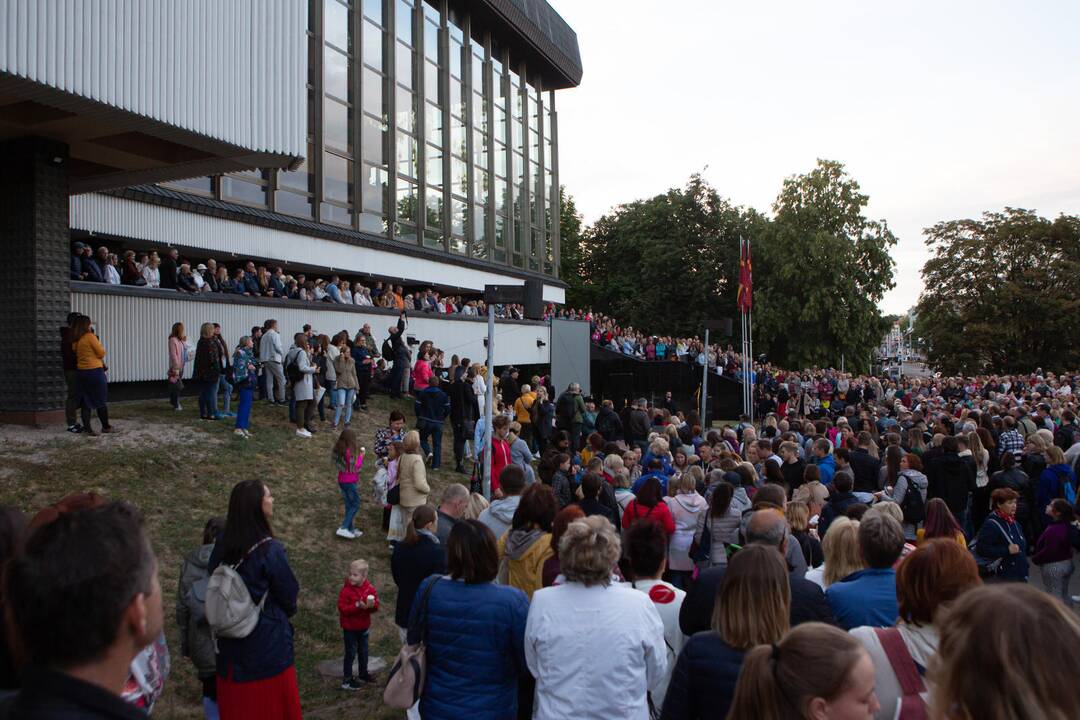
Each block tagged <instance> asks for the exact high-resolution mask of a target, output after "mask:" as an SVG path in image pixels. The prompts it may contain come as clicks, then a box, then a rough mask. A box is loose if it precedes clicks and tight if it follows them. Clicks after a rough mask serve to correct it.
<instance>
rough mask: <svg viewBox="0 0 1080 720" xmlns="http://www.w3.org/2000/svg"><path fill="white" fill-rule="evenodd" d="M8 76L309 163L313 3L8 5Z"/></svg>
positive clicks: (97, 0)
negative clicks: (309, 40) (309, 53)
mask: <svg viewBox="0 0 1080 720" xmlns="http://www.w3.org/2000/svg"><path fill="white" fill-rule="evenodd" d="M0 25H2V27H0V72H6V73H9V74H11V75H15V76H18V77H23V78H27V79H29V80H33V81H35V82H38V83H41V84H43V85H47V86H49V87H53V88H56V89H58V90H63V91H65V92H68V93H72V94H74V95H78V96H82V97H85V98H89V99H92V100H96V101H98V102H102V103H106V104H108V105H112V106H114V107H117V108H121V109H123V110H127V111H129V112H132V113H134V114H136V115H141V116H144V117H148V118H152V119H154V120H158V121H160V122H163V123H167V124H169V125H173V126H176V127H180V128H183V129H185V130H189V131H191V132H195V133H199V134H201V135H205V136H207V137H211V138H215V139H218V140H222V141H224V142H228V143H232V144H234V145H238V146H240V147H243V148H248V149H250V150H253V151H256V152H268V153H278V154H283V155H292V156H303V155H304V154H305V153H306V152H307V115H306V107H307V88H306V82H307V36H306V27H307V0H0Z"/></svg>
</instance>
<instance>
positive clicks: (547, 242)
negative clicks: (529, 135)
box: [543, 92, 559, 275]
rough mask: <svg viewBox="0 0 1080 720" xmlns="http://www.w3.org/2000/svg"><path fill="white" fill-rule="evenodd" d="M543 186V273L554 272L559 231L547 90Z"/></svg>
mask: <svg viewBox="0 0 1080 720" xmlns="http://www.w3.org/2000/svg"><path fill="white" fill-rule="evenodd" d="M544 100H545V102H544V115H543V120H544V122H543V131H544V187H545V188H546V191H547V194H546V196H545V203H544V273H546V274H547V275H554V274H555V238H556V237H557V233H558V232H559V188H558V187H557V186H556V183H555V169H554V164H553V163H554V158H555V155H554V153H553V152H552V147H553V143H554V142H555V138H554V135H553V132H554V124H553V120H554V118H553V108H554V103H555V93H554V92H549V93H547V95H546V96H545V97H544Z"/></svg>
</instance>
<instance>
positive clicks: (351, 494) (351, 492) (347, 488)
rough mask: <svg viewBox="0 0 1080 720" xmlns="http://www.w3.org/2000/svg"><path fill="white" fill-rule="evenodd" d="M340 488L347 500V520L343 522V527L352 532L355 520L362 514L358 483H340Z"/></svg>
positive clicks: (342, 495)
mask: <svg viewBox="0 0 1080 720" xmlns="http://www.w3.org/2000/svg"><path fill="white" fill-rule="evenodd" d="M338 487H339V488H341V497H342V498H343V499H344V500H345V519H344V520H342V521H341V527H343V528H345V529H346V530H352V524H353V518H355V517H356V513H358V512H360V493H359V492H357V490H356V483H338Z"/></svg>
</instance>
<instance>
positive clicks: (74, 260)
mask: <svg viewBox="0 0 1080 720" xmlns="http://www.w3.org/2000/svg"><path fill="white" fill-rule="evenodd" d="M85 254H86V245H85V244H83V243H81V242H77V243H75V244H74V245H73V246H72V250H71V272H70V275H71V279H72V280H85V279H86V273H85V271H84V270H83V256H84V255H85Z"/></svg>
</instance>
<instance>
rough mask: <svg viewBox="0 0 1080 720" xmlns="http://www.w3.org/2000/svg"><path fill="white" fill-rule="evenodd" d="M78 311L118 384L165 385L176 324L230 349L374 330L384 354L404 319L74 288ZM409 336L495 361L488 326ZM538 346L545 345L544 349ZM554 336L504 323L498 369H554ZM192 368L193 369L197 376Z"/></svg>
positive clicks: (424, 325)
mask: <svg viewBox="0 0 1080 720" xmlns="http://www.w3.org/2000/svg"><path fill="white" fill-rule="evenodd" d="M72 286H73V289H72V293H71V309H72V310H74V311H77V312H81V313H83V314H86V315H89V316H90V317H91V318H92V319H93V320H94V323H95V326H96V327H97V332H98V335H99V337H100V338H101V341H102V344H103V345H104V346H105V351H106V353H107V357H106V358H105V362H106V364H107V365H108V366H109V381H110V382H138V381H146V380H162V379H164V378H165V373H166V370H167V369H168V347H167V345H168V340H167V338H168V336H169V332H170V330H171V329H172V325H173V323H174V322H182V323H184V327H185V329H186V331H187V336H188V338H189V340H191V341H192V342H195V341H196V340H197V339H198V335H199V326H200V325H201V324H202V323H204V322H216V323H219V324H220V325H221V329H222V334H223V335H224V337H225V340H226V342H228V343H229V346H230V348H232V347H234V346H235V344H236V341H237V340H238V339H239V338H240V336H241V335H247V334H249V333H250V332H251V328H252V327H253V326H255V325H262V324H263V322H264V321H265V320H267V319H268V318H274V319H275V320H277V321H278V329H279V331H280V332H281V334H282V338H283V339H284V340H285V341H286V346H287V345H288V344H291V339H290V338H291V337H292V335H293V334H294V333H297V332H300V330H301V328H302V327H303V326H304V324H305V323H308V324H310V325H311V326H312V327H313V328H314V329H315V331H316V332H318V333H325V334H327V335H333V334H335V333H337V332H339V331H341V330H348V331H349V333H350V335H354V334H355V333H356V332H357V331H358V330H359V329H360V328H361V327H362V326H363V325H364V323H370V325H371V330H372V335H373V336H374V337H375V340H376V342H377V343H378V345H379V346H380V347H381V346H382V341H383V340H384V339H385V338H386V336H387V334H388V329H389V328H390V326H392V325H395V324H396V322H397V316H396V314H395V313H393V311H387V310H373V309H370V308H347V307H345V306H336V305H331V304H328V303H306V302H301V301H296V300H259V299H253V298H244V297H236V298H233V297H228V296H224V297H223V296H218V295H214V296H209V297H206V296H190V295H182V294H180V293H178V292H175V291H167V290H146V289H136V288H127V287H122V288H121V287H117V286H95V285H90V284H88V283H73V284H72ZM406 335H409V336H413V337H415V338H416V339H417V340H419V341H423V340H431V341H433V342H434V343H435V347H437V348H439V349H441V350H444V351H445V352H446V359H447V362H449V360H450V356H452V355H458V356H460V357H469V358H471V359H472V360H474V361H480V362H483V361H484V359H485V358H486V357H487V350H486V348H485V347H484V338H485V337H487V322H486V320H482V319H471V318H459V317H457V316H438V315H431V314H424V313H419V314H417V315H416V316H415V317H411V318H410V319H409V327H408V329H407V330H406ZM537 340H541V341H543V342H544V343H545V345H544V347H537V343H536V341H537ZM550 345H551V343H550V329H549V327H548V325H547V324H546V323H541V322H508V321H498V322H496V324H495V364H496V365H509V364H514V365H546V364H548V363H549V362H550V354H549V350H550ZM190 371H191V368H190V367H189V368H188V372H189V373H190Z"/></svg>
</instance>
